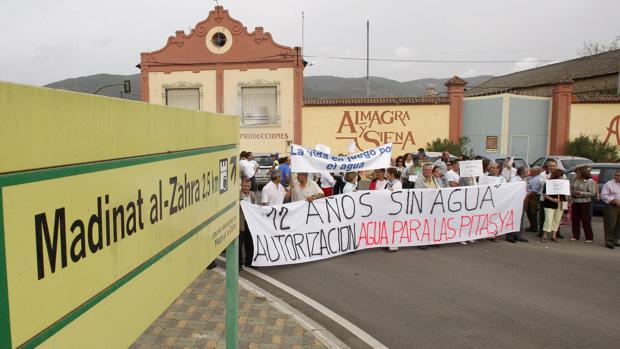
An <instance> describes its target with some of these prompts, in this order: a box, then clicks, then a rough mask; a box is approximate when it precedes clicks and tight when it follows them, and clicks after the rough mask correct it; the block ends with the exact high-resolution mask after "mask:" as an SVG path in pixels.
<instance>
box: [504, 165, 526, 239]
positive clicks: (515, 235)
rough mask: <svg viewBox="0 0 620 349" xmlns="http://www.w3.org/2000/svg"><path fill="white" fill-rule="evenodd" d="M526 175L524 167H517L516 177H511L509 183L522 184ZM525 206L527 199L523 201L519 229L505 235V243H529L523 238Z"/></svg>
mask: <svg viewBox="0 0 620 349" xmlns="http://www.w3.org/2000/svg"><path fill="white" fill-rule="evenodd" d="M527 175H528V171H527V168H525V167H519V168H518V169H517V173H516V175H514V176H512V177H511V178H510V182H511V183H516V182H524V181H525V180H526V177H527ZM526 206H527V198H526V199H524V200H523V211H521V228H520V229H519V230H516V231H513V232H510V233H508V234H507V235H506V241H508V242H512V243H515V242H517V241H519V242H529V241H528V240H527V239H524V238H523V229H524V226H525V208H526Z"/></svg>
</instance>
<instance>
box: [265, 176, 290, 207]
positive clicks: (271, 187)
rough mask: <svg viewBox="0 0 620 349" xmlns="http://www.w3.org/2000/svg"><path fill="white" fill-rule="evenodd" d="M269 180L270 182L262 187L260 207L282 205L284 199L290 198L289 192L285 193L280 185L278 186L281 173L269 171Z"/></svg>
mask: <svg viewBox="0 0 620 349" xmlns="http://www.w3.org/2000/svg"><path fill="white" fill-rule="evenodd" d="M269 179H270V180H271V181H270V182H269V183H267V184H265V186H264V187H263V193H262V198H261V205H263V206H273V205H282V204H283V203H284V199H286V198H287V197H290V196H291V193H290V191H287V190H286V189H285V188H284V187H283V186H282V184H280V181H281V180H282V172H280V170H273V171H271V173H269Z"/></svg>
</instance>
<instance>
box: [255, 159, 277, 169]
mask: <svg viewBox="0 0 620 349" xmlns="http://www.w3.org/2000/svg"><path fill="white" fill-rule="evenodd" d="M254 160H256V162H258V165H259V166H269V167H271V165H273V160H272V159H271V156H255V157H254Z"/></svg>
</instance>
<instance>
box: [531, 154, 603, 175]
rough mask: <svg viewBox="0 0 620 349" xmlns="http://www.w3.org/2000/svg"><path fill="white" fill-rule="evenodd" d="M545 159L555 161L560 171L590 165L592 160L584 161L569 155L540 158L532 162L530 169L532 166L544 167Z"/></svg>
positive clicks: (584, 159)
mask: <svg viewBox="0 0 620 349" xmlns="http://www.w3.org/2000/svg"><path fill="white" fill-rule="evenodd" d="M547 159H555V161H556V162H557V163H558V168H559V169H561V170H564V171H566V170H570V169H573V168H575V167H577V166H579V165H584V164H591V163H592V160H590V159H586V158H582V157H579V156H570V155H549V156H547V157H542V158H538V160H536V161H534V162H533V163H532V167H534V166H541V167H542V165H544V163H545V161H547Z"/></svg>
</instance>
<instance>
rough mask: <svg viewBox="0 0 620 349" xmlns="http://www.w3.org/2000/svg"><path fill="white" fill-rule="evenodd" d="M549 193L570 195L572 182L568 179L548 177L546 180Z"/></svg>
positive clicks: (547, 192)
mask: <svg viewBox="0 0 620 349" xmlns="http://www.w3.org/2000/svg"><path fill="white" fill-rule="evenodd" d="M545 188H546V189H545V191H546V193H545V194H547V195H570V182H569V181H568V179H547V180H546V181H545Z"/></svg>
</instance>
